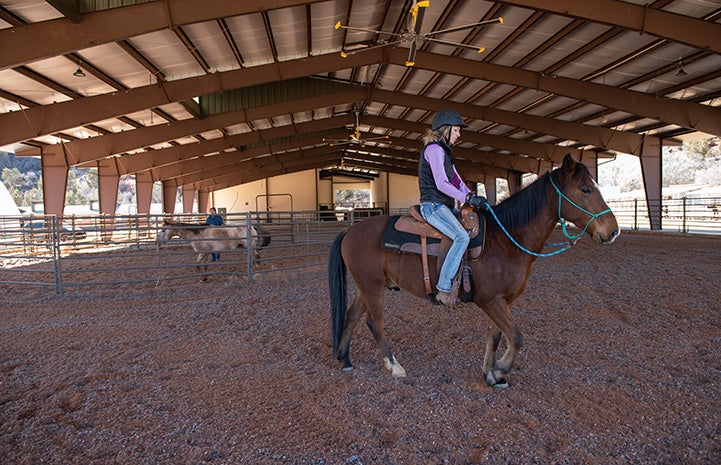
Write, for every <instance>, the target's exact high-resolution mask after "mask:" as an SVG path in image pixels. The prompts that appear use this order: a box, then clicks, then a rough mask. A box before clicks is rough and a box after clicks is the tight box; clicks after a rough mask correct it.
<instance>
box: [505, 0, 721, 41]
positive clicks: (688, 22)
mask: <svg viewBox="0 0 721 465" xmlns="http://www.w3.org/2000/svg"><path fill="white" fill-rule="evenodd" d="M500 3H505V4H508V5H515V6H520V7H524V8H530V9H534V10H540V11H547V12H549V13H554V14H559V15H563V16H570V17H574V18H581V19H585V20H589V21H595V22H598V23H604V24H609V25H611V26H617V27H621V28H624V29H628V30H631V31H637V32H639V33H641V34H652V35H655V36H657V37H661V38H664V39H669V40H672V41H674V42H680V43H683V44H686V45H690V46H692V47H696V48H700V49H703V50H709V51H712V52H714V53H721V24H717V23H712V22H709V21H704V20H702V19H696V18H692V17H690V16H685V15H680V14H677V13H672V12H669V11H663V10H658V9H654V8H648V6H645V5H635V4H632V3H628V2H621V1H617V0H594V1H593V2H579V1H577V0H500Z"/></svg>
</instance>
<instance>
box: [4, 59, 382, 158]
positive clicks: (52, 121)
mask: <svg viewBox="0 0 721 465" xmlns="http://www.w3.org/2000/svg"><path fill="white" fill-rule="evenodd" d="M382 60H383V52H382V51H381V50H372V51H369V52H367V53H359V54H356V55H352V56H349V57H348V58H347V59H344V58H341V57H340V56H339V55H338V54H337V53H332V54H325V55H319V56H317V57H310V58H303V59H299V60H289V61H285V62H278V63H271V64H268V65H262V66H253V67H251V68H244V69H239V70H233V71H226V72H219V73H214V74H209V75H204V76H199V77H192V78H186V79H178V80H175V81H168V82H158V83H156V84H151V85H147V86H143V87H137V88H134V89H129V90H127V91H124V92H113V93H108V94H101V95H95V96H92V97H85V98H82V99H77V100H71V101H67V102H60V103H54V104H50V105H44V106H38V107H34V108H28V109H24V110H22V111H16V112H12V113H5V114H2V115H0V127H1V128H3V131H2V132H0V146H3V145H7V144H12V143H16V142H21V141H24V140H28V139H32V138H34V137H38V136H42V135H47V134H52V133H54V132H58V131H62V130H66V129H69V128H73V127H77V126H82V125H84V124H86V123H88V122H95V121H101V120H104V119H108V118H113V117H117V116H119V115H125V114H129V113H133V112H136V111H141V110H145V109H147V108H149V107H155V106H162V105H166V104H168V103H175V102H178V101H181V100H185V99H189V98H193V97H197V96H199V95H207V94H211V93H214V92H222V91H225V90H230V89H237V88H242V87H250V86H254V85H258V84H267V83H269V82H275V81H282V80H289V79H293V78H298V77H306V76H309V75H314V74H320V73H325V72H328V71H329V70H333V69H344V68H352V67H355V66H364V65H369V64H374V63H380V62H381V61H382ZM246 111H250V110H246Z"/></svg>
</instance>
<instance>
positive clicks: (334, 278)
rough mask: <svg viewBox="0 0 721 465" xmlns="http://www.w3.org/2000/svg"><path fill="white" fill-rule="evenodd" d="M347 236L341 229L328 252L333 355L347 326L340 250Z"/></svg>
mask: <svg viewBox="0 0 721 465" xmlns="http://www.w3.org/2000/svg"><path fill="white" fill-rule="evenodd" d="M344 237H345V231H341V232H340V233H339V234H338V236H336V238H335V240H334V241H333V245H331V246H330V252H329V253H328V291H329V292H330V319H331V328H332V331H333V355H336V354H337V353H338V345H339V344H340V337H341V334H343V327H344V326H345V316H346V311H347V306H348V287H347V283H346V276H347V272H346V267H345V262H344V261H343V256H342V255H341V252H340V245H341V242H343V238H344Z"/></svg>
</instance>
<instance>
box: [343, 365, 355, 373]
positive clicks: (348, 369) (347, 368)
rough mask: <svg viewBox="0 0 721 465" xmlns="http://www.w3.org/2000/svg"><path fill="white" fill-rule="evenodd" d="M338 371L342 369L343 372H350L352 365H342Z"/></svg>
mask: <svg viewBox="0 0 721 465" xmlns="http://www.w3.org/2000/svg"><path fill="white" fill-rule="evenodd" d="M340 371H342V372H343V373H350V372H351V371H353V367H352V366H347V367H343V368H341V369H340Z"/></svg>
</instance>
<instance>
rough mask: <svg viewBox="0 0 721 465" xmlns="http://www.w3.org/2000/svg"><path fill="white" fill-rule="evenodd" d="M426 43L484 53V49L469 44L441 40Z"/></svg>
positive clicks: (429, 39) (430, 40) (431, 40)
mask: <svg viewBox="0 0 721 465" xmlns="http://www.w3.org/2000/svg"><path fill="white" fill-rule="evenodd" d="M426 40H427V41H428V42H433V43H435V44H442V45H450V46H451V47H460V48H465V49H467V50H473V51H474V52H478V53H483V52H485V51H486V47H476V46H475V45H469V44H460V43H458V42H449V41H447V40H441V39H431V38H428V39H426Z"/></svg>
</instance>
